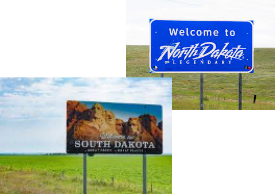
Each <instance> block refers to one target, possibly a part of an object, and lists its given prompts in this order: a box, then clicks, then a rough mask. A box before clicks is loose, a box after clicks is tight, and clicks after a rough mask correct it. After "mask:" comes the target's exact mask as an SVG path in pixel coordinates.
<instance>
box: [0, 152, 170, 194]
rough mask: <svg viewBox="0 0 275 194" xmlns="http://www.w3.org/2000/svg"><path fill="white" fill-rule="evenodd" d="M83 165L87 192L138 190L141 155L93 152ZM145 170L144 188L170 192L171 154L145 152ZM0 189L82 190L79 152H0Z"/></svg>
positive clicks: (34, 190) (117, 193) (118, 193)
mask: <svg viewBox="0 0 275 194" xmlns="http://www.w3.org/2000/svg"><path fill="white" fill-rule="evenodd" d="M87 168H88V171H87V176H88V193H98V194H101V193H102V194H110V193H112V194H120V193H125V194H126V193H127V194H128V193H129V194H132V193H142V156H137V155H134V156H122V155H119V156H114V155H109V156H99V155H97V156H94V157H88V160H87ZM147 170H148V171H147V185H148V191H150V190H151V184H152V188H153V193H156V194H158V193H159V194H161V193H172V156H148V157H147ZM112 177H114V185H112V183H111V178H112ZM0 193H5V194H8V193H9V194H10V193H14V194H17V193H20V194H21V193H22V194H25V193H26V194H27V193H41V194H44V193H45V194H46V193H47V194H48V193H58V194H62V193H82V156H80V155H72V156H68V155H65V156H64V155H63V156H0ZM148 193H151V192H148Z"/></svg>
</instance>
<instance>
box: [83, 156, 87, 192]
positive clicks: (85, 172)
mask: <svg viewBox="0 0 275 194" xmlns="http://www.w3.org/2000/svg"><path fill="white" fill-rule="evenodd" d="M83 194H87V154H83Z"/></svg>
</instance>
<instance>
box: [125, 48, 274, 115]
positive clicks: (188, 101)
mask: <svg viewBox="0 0 275 194" xmlns="http://www.w3.org/2000/svg"><path fill="white" fill-rule="evenodd" d="M126 49H127V54H126V61H127V67H126V75H127V77H160V74H150V73H149V47H148V46H127V47H126ZM254 64H255V73H253V74H243V109H244V110H275V48H259V49H257V48H256V49H255V50H254ZM164 76H165V77H172V80H173V110H190V109H191V110H192V109H193V110H196V109H199V108H200V105H199V96H200V93H199V89H200V83H199V81H200V77H199V74H190V73H187V74H185V73H178V74H169V73H168V74H164ZM254 95H257V100H256V103H255V104H254V103H253V98H254ZM204 109H208V110H217V109H226V110H228V109H229V110H237V109H238V74H206V73H205V74H204Z"/></svg>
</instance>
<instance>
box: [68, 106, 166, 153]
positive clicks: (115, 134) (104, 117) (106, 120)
mask: <svg viewBox="0 0 275 194" xmlns="http://www.w3.org/2000/svg"><path fill="white" fill-rule="evenodd" d="M89 103H90V104H89V105H87V103H85V102H79V101H67V142H75V141H76V140H80V141H104V140H106V139H105V138H102V137H103V136H102V135H104V137H106V136H109V140H110V137H111V139H112V141H111V142H112V145H113V143H114V142H113V141H121V142H123V141H132V142H152V143H153V144H154V146H155V149H156V150H158V151H159V152H160V151H162V141H163V131H162V120H161V119H162V118H161V117H160V116H159V115H158V117H159V119H158V118H157V117H156V116H154V115H153V114H150V110H149V109H146V108H145V109H144V108H143V106H144V105H134V106H136V107H138V108H136V109H137V110H136V111H134V109H135V108H132V109H131V106H133V105H130V104H128V105H127V104H123V105H124V106H123V105H121V104H115V103H113V104H112V103H107V104H111V105H112V106H111V107H114V108H112V110H108V109H107V108H105V107H104V106H108V105H107V104H106V103H100V102H92V104H91V102H89ZM109 106H110V105H109ZM111 107H110V108H111ZM160 110H161V109H160ZM128 111H129V112H128ZM158 112H161V111H158ZM159 114H162V113H159ZM160 118H161V119H160ZM158 120H159V121H158ZM128 137H131V138H128ZM69 145H71V148H72V145H73V143H71V144H70V143H69ZM69 147H70V146H69Z"/></svg>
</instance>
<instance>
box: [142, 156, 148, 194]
mask: <svg viewBox="0 0 275 194" xmlns="http://www.w3.org/2000/svg"><path fill="white" fill-rule="evenodd" d="M146 165H147V164H146V154H143V194H146V193H147V184H146V183H147V180H146V179H147V177H146V172H147V166H146Z"/></svg>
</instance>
